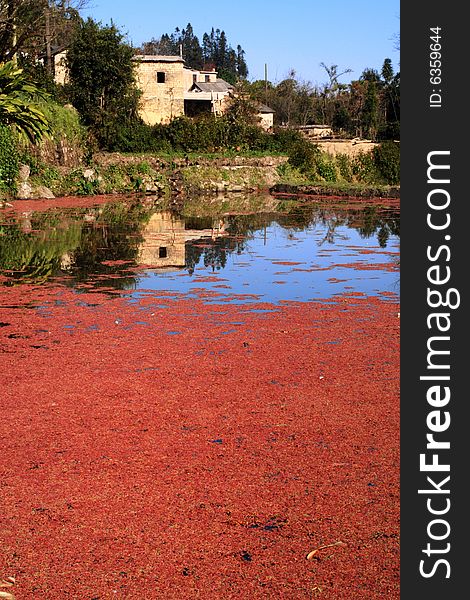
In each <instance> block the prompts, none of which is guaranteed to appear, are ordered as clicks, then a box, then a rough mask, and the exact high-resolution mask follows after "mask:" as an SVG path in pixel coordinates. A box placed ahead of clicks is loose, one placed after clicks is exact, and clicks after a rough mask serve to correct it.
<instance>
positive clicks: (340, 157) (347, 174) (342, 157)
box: [336, 154, 353, 182]
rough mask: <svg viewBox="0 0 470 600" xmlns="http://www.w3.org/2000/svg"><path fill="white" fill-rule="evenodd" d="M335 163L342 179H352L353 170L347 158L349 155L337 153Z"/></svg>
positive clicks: (349, 180)
mask: <svg viewBox="0 0 470 600" xmlns="http://www.w3.org/2000/svg"><path fill="white" fill-rule="evenodd" d="M336 165H337V167H338V171H339V174H340V177H341V179H344V181H348V182H351V181H352V179H353V172H352V166H351V159H350V158H349V156H348V155H347V154H337V155H336Z"/></svg>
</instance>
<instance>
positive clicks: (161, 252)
mask: <svg viewBox="0 0 470 600" xmlns="http://www.w3.org/2000/svg"><path fill="white" fill-rule="evenodd" d="M167 256H168V252H167V249H166V246H160V248H159V249H158V258H167Z"/></svg>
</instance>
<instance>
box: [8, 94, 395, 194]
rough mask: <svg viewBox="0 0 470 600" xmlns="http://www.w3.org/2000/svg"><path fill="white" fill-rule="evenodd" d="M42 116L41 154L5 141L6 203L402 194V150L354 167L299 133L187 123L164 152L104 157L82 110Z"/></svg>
mask: <svg viewBox="0 0 470 600" xmlns="http://www.w3.org/2000/svg"><path fill="white" fill-rule="evenodd" d="M43 109H44V112H45V113H46V112H47V114H48V115H49V120H50V122H51V129H52V134H51V135H50V136H49V138H48V139H46V140H44V141H42V142H41V143H40V144H37V145H36V146H33V145H31V144H28V143H25V142H24V140H21V139H19V138H18V136H15V134H14V132H12V130H11V129H9V128H7V127H3V128H2V130H1V131H0V194H2V195H3V197H13V198H14V197H17V198H39V197H53V196H66V195H93V194H116V193H133V192H139V193H145V194H153V195H158V196H170V195H184V194H192V195H194V194H198V193H204V194H207V193H213V192H214V193H223V192H243V191H255V190H260V189H262V190H267V189H270V190H273V191H274V192H281V193H293V194H295V193H302V194H305V193H315V194H322V195H355V196H361V195H365V196H371V195H374V196H377V195H379V196H387V195H392V196H396V195H397V194H398V184H399V176H400V170H399V169H400V163H399V144H397V143H394V142H385V143H383V144H381V145H380V146H377V147H376V148H374V150H372V151H371V152H368V153H363V154H359V155H357V156H354V157H348V156H346V155H336V156H334V157H333V156H330V155H329V154H327V153H325V152H322V151H320V149H319V148H318V146H316V145H315V144H312V143H311V142H310V141H307V140H305V139H304V138H302V137H301V136H300V134H298V133H297V132H295V131H281V132H279V133H275V134H267V133H265V132H262V131H261V130H260V129H259V128H256V127H251V126H250V127H248V126H246V127H241V126H240V127H235V125H234V123H233V122H230V127H229V126H228V125H227V128H226V129H224V128H223V123H222V122H221V121H217V122H216V123H215V124H214V125H213V128H212V129H209V130H206V129H204V128H203V127H202V126H201V125H200V124H199V125H197V123H195V124H192V125H191V122H190V121H189V120H188V119H186V118H180V119H178V120H176V119H175V121H173V122H172V123H171V124H170V125H168V126H159V128H158V132H159V137H158V138H157V140H158V142H159V145H160V144H161V143H162V141H163V142H164V144H163V146H164V147H165V148H163V147H161V148H160V149H159V150H158V151H157V150H156V149H155V151H152V152H147V153H145V154H135V153H134V154H131V153H127V152H126V153H119V152H112V153H111V152H106V153H104V152H102V153H100V152H97V149H96V147H93V144H92V142H91V139H90V138H89V137H88V134H87V131H86V129H85V128H84V127H83V126H82V125H81V124H80V122H79V118H78V114H77V113H76V111H75V110H74V109H73V108H70V107H63V106H60V105H54V104H52V103H50V104H48V105H47V106H44V107H43ZM165 128H166V129H165ZM255 130H256V131H255ZM223 132H225V134H226V135H222V133H223ZM191 133H194V138H192V137H191ZM203 134H204V135H203ZM229 134H230V135H229ZM204 136H205V137H204ZM216 143H217V145H215V144H216ZM235 143H236V144H238V145H235ZM211 144H214V146H212V145H211ZM193 147H194V148H197V150H193ZM200 148H203V149H204V148H205V149H206V150H207V148H209V149H210V150H212V151H213V152H212V153H208V152H206V151H202V150H201V149H200ZM135 151H136V149H134V152H135Z"/></svg>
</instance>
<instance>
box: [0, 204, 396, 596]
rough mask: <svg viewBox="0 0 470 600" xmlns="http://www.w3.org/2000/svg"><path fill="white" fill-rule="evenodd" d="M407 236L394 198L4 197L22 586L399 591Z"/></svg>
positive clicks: (215, 592) (12, 553) (14, 512)
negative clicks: (180, 200) (402, 252)
mask: <svg viewBox="0 0 470 600" xmlns="http://www.w3.org/2000/svg"><path fill="white" fill-rule="evenodd" d="M399 233H400V232H399V208H398V203H397V202H395V203H394V202H393V201H389V200H385V199H383V200H382V199H381V200H378V199H377V200H374V199H371V200H367V201H366V200H364V199H353V198H348V199H345V200H334V199H333V200H332V199H324V198H323V199H308V200H307V199H305V200H302V199H288V198H281V197H278V198H274V197H271V196H253V197H250V198H244V197H233V198H231V199H230V200H228V199H227V198H223V197H220V198H219V197H214V198H204V199H203V198H193V199H191V200H188V201H187V202H185V204H184V206H181V207H179V209H178V210H175V209H174V208H173V209H171V208H170V207H169V206H168V204H166V205H165V203H164V202H163V201H160V200H158V199H152V198H136V197H133V198H125V197H120V198H104V197H101V198H99V197H94V198H73V199H56V200H52V201H50V202H49V201H48V202H46V201H34V202H28V201H25V202H20V201H18V202H15V203H14V206H12V207H9V208H7V209H3V210H0V372H1V374H2V394H1V400H2V419H1V421H0V437H1V439H2V472H3V474H4V478H3V479H4V481H3V483H4V486H3V489H2V493H3V496H2V512H1V514H0V529H1V530H2V533H4V535H3V538H4V540H2V544H3V545H2V556H3V557H4V565H3V567H2V569H3V570H2V572H3V577H5V578H6V577H8V578H9V581H11V580H13V581H14V579H13V577H14V576H15V574H20V575H21V577H19V576H18V578H17V583H16V585H15V588H14V589H15V596H16V597H17V598H19V597H21V598H25V599H29V598H46V597H47V598H62V597H64V595H65V596H67V597H73V598H114V597H116V598H143V597H145V598H169V597H171V598H188V599H189V598H229V597H230V598H235V597H237V598H299V600H302V599H305V600H307V599H311V598H312V597H313V596H312V594H314V595H316V592H315V590H320V591H321V589H324V590H327V591H326V593H327V596H328V597H329V598H343V597H348V598H354V599H357V600H370V599H371V598H390V597H391V596H392V595H393V597H397V596H396V593H395V592H396V591H397V590H398V582H399V574H400V571H399V539H400V537H399V534H400V529H399V508H400V507H399V500H400V495H399V489H400V488H399V483H400V472H399V465H400V460H399V458H400V455H399V423H400V420H399V415H400V412H399V383H400V378H399V340H400V336H399V334H400V313H399V310H400V309H399ZM312 554H314V555H315V556H314V558H313V560H310V559H308V558H307V557H308V556H310V557H311V556H312ZM351 557H353V561H351ZM90 573H92V574H93V577H91V578H90ZM378 573H380V577H377V574H378ZM327 596H325V598H326V597H327Z"/></svg>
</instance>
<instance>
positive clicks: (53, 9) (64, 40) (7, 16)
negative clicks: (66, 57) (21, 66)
mask: <svg viewBox="0 0 470 600" xmlns="http://www.w3.org/2000/svg"><path fill="white" fill-rule="evenodd" d="M87 1H88V0H0V61H8V60H16V56H17V55H18V54H27V55H28V56H29V57H30V58H32V57H34V58H35V59H38V58H43V59H44V61H45V64H46V67H47V69H48V70H49V72H51V73H52V69H53V65H52V55H53V50H54V48H57V47H63V46H66V45H67V44H68V42H69V41H70V38H71V35H72V33H73V30H74V29H75V27H76V26H77V24H78V22H79V20H80V17H79V11H80V10H81V9H83V8H84V7H85V6H86V5H87Z"/></svg>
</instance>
